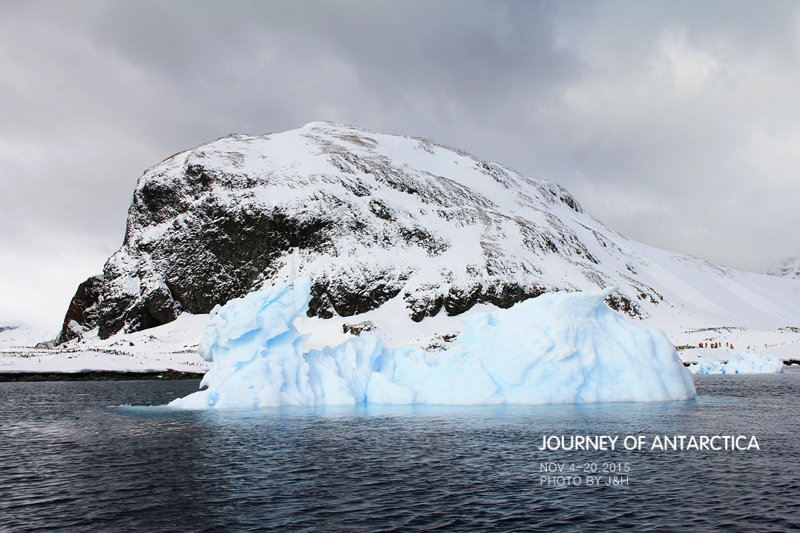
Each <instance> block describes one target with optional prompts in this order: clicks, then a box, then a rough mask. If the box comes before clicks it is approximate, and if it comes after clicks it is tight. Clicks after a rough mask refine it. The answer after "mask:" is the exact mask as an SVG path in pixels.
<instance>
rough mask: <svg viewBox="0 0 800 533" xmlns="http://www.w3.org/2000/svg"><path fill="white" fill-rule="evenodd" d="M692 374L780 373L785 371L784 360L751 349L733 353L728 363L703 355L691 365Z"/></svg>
mask: <svg viewBox="0 0 800 533" xmlns="http://www.w3.org/2000/svg"><path fill="white" fill-rule="evenodd" d="M689 371H690V372H691V373H692V374H779V373H781V372H783V361H782V360H781V359H778V358H777V357H773V356H771V355H762V354H760V353H758V352H755V351H751V350H742V351H741V352H739V353H737V354H733V355H732V356H731V358H730V360H729V361H728V362H727V363H723V362H722V361H715V360H713V359H709V358H707V357H701V358H700V361H698V362H697V363H695V364H693V365H689Z"/></svg>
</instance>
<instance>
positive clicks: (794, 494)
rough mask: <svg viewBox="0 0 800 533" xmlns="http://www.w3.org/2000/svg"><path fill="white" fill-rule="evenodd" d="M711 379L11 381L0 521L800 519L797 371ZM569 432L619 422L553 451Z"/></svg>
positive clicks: (432, 524) (630, 522)
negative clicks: (517, 389) (642, 442)
mask: <svg viewBox="0 0 800 533" xmlns="http://www.w3.org/2000/svg"><path fill="white" fill-rule="evenodd" d="M696 384H697V388H698V393H699V396H698V398H697V399H696V400H693V401H690V402H670V403H657V404H606V405H583V406H572V405H570V406H498V407H446V408H444V407H395V408H377V407H371V406H368V407H363V406H362V407H357V408H325V409H310V408H283V409H273V410H261V411H227V412H173V411H170V410H167V409H164V408H153V407H141V406H148V405H159V404H164V403H166V402H168V401H169V400H172V399H174V398H176V397H178V396H183V395H185V394H188V393H189V392H192V391H194V390H196V387H197V382H196V381H189V382H185V381H136V382H56V383H0V531H4V532H13V531H39V530H45V529H47V530H55V531H104V532H105V531H148V532H151V531H152V532H160V531H181V532H183V531H324V532H335V531H471V532H472V531H532V530H537V531H551V530H552V531H604V532H606V531H615V530H621V529H626V530H633V531H718V530H724V531H747V532H753V531H791V530H800V501H798V495H800V460H798V459H800V372H787V373H784V374H775V375H748V376H743V375H734V376H724V375H719V376H696ZM123 404H129V405H128V406H123ZM132 406H133V407H132ZM553 435H555V436H561V435H564V436H566V437H567V441H568V440H569V437H570V436H586V435H588V436H601V435H609V436H619V440H618V441H617V444H616V449H615V450H613V451H611V450H606V451H599V450H591V451H575V450H573V451H563V450H559V451H552V450H540V449H539V448H541V447H542V440H543V437H546V436H553ZM628 435H631V436H640V435H641V436H644V437H645V438H646V439H647V441H646V442H647V443H648V445H647V446H645V447H644V448H643V449H641V450H636V449H634V450H625V449H624V447H623V446H622V442H621V441H622V438H624V436H628ZM656 435H660V436H664V435H667V436H670V437H673V436H677V435H685V436H687V437H688V436H692V435H694V436H702V435H705V436H713V435H736V436H738V435H744V436H747V437H748V439H749V438H750V437H751V436H755V437H756V439H757V442H758V445H759V448H760V450H754V449H750V450H733V451H731V450H729V451H711V450H695V449H690V450H683V451H680V450H668V451H660V450H651V449H650V448H649V444H650V443H652V441H653V437H654V436H656ZM740 442H742V444H744V441H740ZM559 465H562V466H559ZM612 465H613V466H612ZM552 469H555V470H556V472H551V471H550V470H552ZM559 469H561V470H559ZM590 476H591V477H592V478H594V477H596V478H598V479H597V482H596V483H592V484H589V481H590V480H589V479H588V478H589V477H590ZM615 478H616V480H615ZM591 481H592V482H594V479H592V480H591Z"/></svg>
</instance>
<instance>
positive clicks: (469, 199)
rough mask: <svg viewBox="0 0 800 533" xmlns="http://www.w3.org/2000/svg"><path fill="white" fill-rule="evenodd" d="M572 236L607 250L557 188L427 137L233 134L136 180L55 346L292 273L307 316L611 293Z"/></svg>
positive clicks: (153, 320) (313, 131) (318, 126)
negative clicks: (302, 289) (308, 287)
mask: <svg viewBox="0 0 800 533" xmlns="http://www.w3.org/2000/svg"><path fill="white" fill-rule="evenodd" d="M557 213H558V214H557ZM565 217H566V218H565ZM570 217H571V218H575V219H579V220H582V221H585V223H584V222H579V223H578V224H575V223H574V222H569V221H568V219H569V218H570ZM587 224H588V225H587ZM589 225H591V226H593V227H594V228H595V229H591V228H590V227H589ZM580 227H583V228H585V229H586V230H588V232H589V233H587V235H593V236H592V237H591V239H592V240H595V239H596V240H597V241H598V242H599V243H600V244H602V246H603V247H606V244H604V243H606V242H613V237H609V236H608V235H601V233H602V232H603V230H604V229H605V228H604V227H603V226H602V225H601V224H599V223H597V222H596V221H594V219H592V218H591V216H590V215H588V214H586V213H585V212H584V211H583V209H581V207H580V205H578V203H577V202H576V201H575V199H574V198H573V197H572V196H571V195H570V194H569V193H568V192H567V191H566V190H565V189H563V188H562V187H561V186H559V185H558V184H556V183H553V182H550V181H546V180H533V179H529V178H525V177H523V176H521V175H519V174H517V173H516V172H514V171H513V170H511V169H507V168H504V167H501V166H499V165H495V164H492V163H487V162H484V161H480V160H478V159H476V158H474V157H472V156H470V155H469V154H465V153H464V152H460V151H458V150H454V149H452V148H448V147H444V146H441V145H438V144H435V143H432V142H431V141H427V140H424V139H414V138H406V137H395V136H387V135H377V134H372V133H370V132H366V131H364V130H359V129H357V128H352V127H345V126H339V125H334V124H328V123H315V124H309V125H307V126H306V127H305V128H302V129H300V130H295V131H291V132H287V133H284V134H278V135H267V136H263V137H248V136H242V135H234V136H230V137H226V138H223V139H220V140H218V141H216V142H214V143H210V144H208V145H204V146H200V147H198V148H196V149H194V150H190V151H188V152H184V153H181V154H177V155H175V156H173V157H171V158H170V159H167V160H166V161H164V162H162V163H160V164H159V165H156V166H155V167H152V168H151V169H149V170H148V171H147V172H145V174H144V175H143V176H142V178H141V179H140V180H139V183H138V184H137V187H136V190H135V191H134V194H133V201H132V203H131V207H130V209H129V212H128V222H127V227H126V233H125V241H124V244H123V246H122V248H120V250H119V251H118V252H116V253H115V254H114V255H113V256H112V257H111V258H110V259H109V260H108V262H107V263H106V265H105V267H104V271H103V277H102V278H91V279H93V280H94V281H92V283H91V284H90V285H87V287H86V288H84V285H81V288H79V291H78V292H79V294H76V297H75V298H76V300H74V303H75V305H74V306H73V305H71V306H70V311H69V312H68V315H67V319H65V326H64V329H63V330H62V333H61V334H60V336H59V338H60V339H62V342H63V340H65V339H68V338H71V336H74V335H75V334H76V333H75V332H73V331H72V330H71V329H70V327H68V326H69V324H72V323H74V324H77V325H78V326H80V328H79V329H81V328H89V327H94V325H95V324H97V325H99V334H100V336H101V337H102V338H107V337H109V336H110V335H113V334H115V333H116V332H119V331H138V330H143V329H147V328H151V327H154V326H158V325H161V324H165V323H167V322H170V321H172V320H175V318H176V317H177V316H178V315H179V314H180V313H182V312H190V313H208V312H209V311H211V310H212V309H213V308H214V306H216V305H220V304H224V303H225V302H227V301H229V300H231V299H233V298H237V297H241V296H244V295H246V294H247V293H249V292H251V291H253V290H257V289H259V288H260V287H261V286H262V285H264V284H265V283H269V282H271V281H273V280H275V279H277V278H283V279H289V278H292V277H295V276H302V275H308V276H311V278H312V281H313V283H312V300H311V303H310V305H309V311H308V314H309V315H310V316H319V317H321V318H330V317H332V316H334V315H340V316H352V315H358V314H361V313H365V312H367V311H370V310H372V309H375V308H377V307H380V306H381V305H383V304H384V303H386V302H387V301H389V300H391V299H393V298H396V297H400V298H402V299H403V301H405V303H406V306H407V310H408V314H409V316H410V317H411V318H412V319H413V320H415V321H420V320H423V319H424V318H425V317H427V316H434V315H436V314H437V313H439V312H440V311H444V312H446V313H447V314H448V315H458V314H460V313H463V312H465V311H467V310H469V309H470V308H472V307H473V306H474V305H476V304H478V303H492V304H495V305H497V306H498V307H503V308H506V307H510V306H512V305H513V304H515V303H517V302H519V301H522V300H525V299H527V298H532V297H535V296H538V295H540V294H542V293H544V292H546V291H553V290H565V289H566V290H580V289H593V288H598V287H599V288H603V287H605V286H607V285H611V284H613V281H614V280H613V279H612V276H611V275H610V274H609V272H608V269H605V270H604V269H603V268H602V265H601V261H600V259H598V257H596V256H595V253H593V252H590V250H589V248H588V247H587V244H586V241H584V240H581V239H582V238H581V237H579V236H578V234H577V233H576V229H575V228H578V230H579V231H583V229H580ZM606 231H607V230H606ZM609 233H610V232H609ZM583 238H584V239H586V236H584V237H583ZM592 246H594V245H592ZM593 249H596V247H595V248H593ZM87 283H88V280H87ZM101 285H102V294H100V290H101V289H100V287H101ZM637 290H638V289H637ZM634 294H635V293H632V296H633V295H634ZM79 295H80V297H79ZM73 307H74V310H73ZM619 308H620V309H622V310H623V311H627V310H629V309H630V311H631V312H632V313H636V312H638V311H636V310H634V307H633V306H626V305H621V306H620V307H619Z"/></svg>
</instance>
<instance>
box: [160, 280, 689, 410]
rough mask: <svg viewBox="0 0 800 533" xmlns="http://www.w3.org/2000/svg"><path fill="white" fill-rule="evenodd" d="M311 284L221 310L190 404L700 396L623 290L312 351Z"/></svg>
mask: <svg viewBox="0 0 800 533" xmlns="http://www.w3.org/2000/svg"><path fill="white" fill-rule="evenodd" d="M310 289H311V280H310V279H308V278H302V279H298V280H295V282H294V286H293V287H292V286H289V285H288V284H286V283H284V282H278V283H277V284H275V285H273V286H271V287H268V288H266V289H265V290H262V291H259V292H254V293H250V294H248V295H247V296H245V297H244V298H239V299H236V300H232V301H230V302H228V303H227V304H226V305H225V306H223V307H219V306H218V307H216V308H215V309H214V310H213V311H212V312H211V323H210V324H209V325H208V327H207V328H206V331H205V333H204V334H203V337H202V339H201V341H200V354H201V355H202V356H203V358H204V359H206V360H207V361H211V362H212V363H213V364H212V366H211V369H210V370H209V372H208V373H207V374H206V375H205V377H204V379H203V381H202V383H201V387H206V386H207V387H208V388H207V389H205V390H201V391H198V392H195V393H193V394H190V395H189V396H186V397H185V398H179V399H177V400H174V401H173V402H171V403H170V404H169V405H170V406H171V407H173V408H179V409H224V408H260V407H273V406H281V405H308V406H319V405H355V404H360V403H377V404H435V405H480V404H504V403H508V404H571V403H597V402H649V401H670V400H689V399H692V398H694V397H695V388H694V382H693V380H692V377H691V374H690V373H689V372H688V371H687V370H686V368H685V367H684V366H683V364H681V362H680V360H679V358H678V354H677V353H676V351H675V348H674V347H673V346H672V344H671V343H670V342H669V340H668V339H667V337H666V335H665V334H664V333H663V332H662V331H660V330H655V329H648V328H642V327H639V326H635V325H633V324H631V323H629V322H626V321H625V320H624V319H623V318H622V317H621V316H620V315H618V314H616V313H615V312H613V311H612V310H611V309H609V308H608V306H606V304H605V298H606V297H607V296H608V295H609V294H611V293H612V292H613V291H614V290H615V289H611V290H605V291H595V292H576V293H553V294H544V295H542V296H539V297H537V298H533V299H530V300H526V301H524V302H520V303H518V304H516V305H515V306H513V307H511V308H509V309H504V310H499V311H496V312H494V313H480V314H477V313H476V314H474V315H472V316H470V317H468V318H466V319H464V324H465V329H464V331H463V333H461V334H460V335H459V337H458V338H457V339H456V341H457V342H455V343H454V344H453V345H452V347H450V348H449V349H447V350H442V351H440V352H438V353H436V354H429V353H427V352H426V351H425V350H423V349H422V348H421V347H420V346H415V345H410V346H404V347H400V348H394V349H389V348H385V347H384V346H383V344H382V343H381V340H380V338H379V337H378V336H376V335H374V334H369V333H368V334H364V335H362V336H361V337H357V338H352V339H349V340H347V341H346V342H344V343H342V344H340V345H338V346H334V347H327V348H324V349H322V350H308V351H306V350H305V349H304V344H305V340H306V337H307V336H305V335H301V334H300V333H299V332H298V331H297V329H295V327H294V325H293V323H294V320H295V319H296V318H297V317H299V316H301V315H303V314H304V313H305V312H306V310H307V308H308V302H309V301H310V299H311V295H310V292H311V291H310Z"/></svg>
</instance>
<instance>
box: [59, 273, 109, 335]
mask: <svg viewBox="0 0 800 533" xmlns="http://www.w3.org/2000/svg"><path fill="white" fill-rule="evenodd" d="M102 293H103V276H102V275H97V276H92V277H90V278H89V279H87V280H86V281H84V282H83V283H81V284H80V285H78V290H77V291H75V296H73V297H72V301H70V303H69V309H67V314H66V316H65V317H64V325H63V326H62V327H61V331H60V332H59V334H58V336H57V337H56V339H55V344H63V343H65V342H67V341H69V340H72V339H75V338H77V337H81V336H82V335H83V334H84V332H86V331H87V330H90V329H94V328H95V327H97V324H98V319H99V317H100V300H101V297H102Z"/></svg>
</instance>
